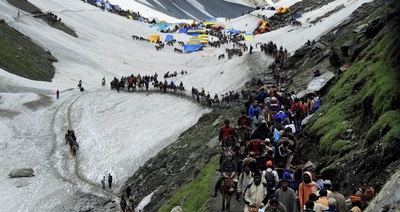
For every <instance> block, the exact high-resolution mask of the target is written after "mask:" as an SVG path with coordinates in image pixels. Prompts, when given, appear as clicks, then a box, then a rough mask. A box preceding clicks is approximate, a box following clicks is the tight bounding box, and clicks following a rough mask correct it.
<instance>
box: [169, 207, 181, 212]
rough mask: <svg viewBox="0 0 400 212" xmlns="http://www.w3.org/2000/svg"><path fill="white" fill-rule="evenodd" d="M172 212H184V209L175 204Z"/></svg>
mask: <svg viewBox="0 0 400 212" xmlns="http://www.w3.org/2000/svg"><path fill="white" fill-rule="evenodd" d="M171 212H183V210H182V208H181V207H180V206H175V207H174V208H172V209H171Z"/></svg>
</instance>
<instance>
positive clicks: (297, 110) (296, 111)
mask: <svg viewBox="0 0 400 212" xmlns="http://www.w3.org/2000/svg"><path fill="white" fill-rule="evenodd" d="M294 114H295V115H296V117H297V118H302V117H303V110H302V109H301V108H300V106H299V105H297V106H296V105H294Z"/></svg>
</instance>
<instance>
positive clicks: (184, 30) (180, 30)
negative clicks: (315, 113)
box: [179, 28, 188, 34]
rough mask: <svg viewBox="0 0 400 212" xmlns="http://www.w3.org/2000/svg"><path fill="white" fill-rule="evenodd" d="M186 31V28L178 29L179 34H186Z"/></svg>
mask: <svg viewBox="0 0 400 212" xmlns="http://www.w3.org/2000/svg"><path fill="white" fill-rule="evenodd" d="M187 31H188V29H186V28H180V29H179V33H185V34H186V33H187Z"/></svg>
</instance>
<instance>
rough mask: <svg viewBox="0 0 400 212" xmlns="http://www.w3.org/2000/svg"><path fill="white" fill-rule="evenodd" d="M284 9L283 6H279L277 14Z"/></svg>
mask: <svg viewBox="0 0 400 212" xmlns="http://www.w3.org/2000/svg"><path fill="white" fill-rule="evenodd" d="M282 9H283V7H279V8H278V9H277V10H276V12H275V14H279V13H280V12H281V11H282Z"/></svg>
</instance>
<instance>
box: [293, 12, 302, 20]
mask: <svg viewBox="0 0 400 212" xmlns="http://www.w3.org/2000/svg"><path fill="white" fill-rule="evenodd" d="M292 18H293V19H298V18H301V14H300V13H295V14H293V15H292Z"/></svg>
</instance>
